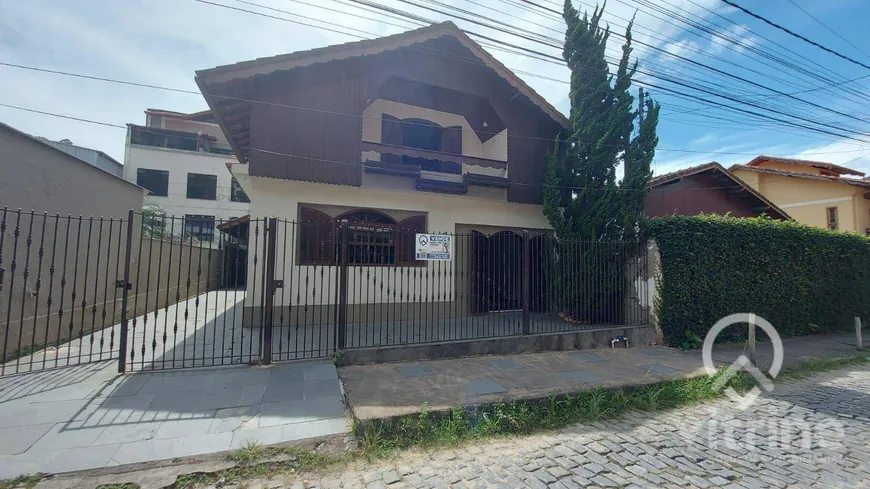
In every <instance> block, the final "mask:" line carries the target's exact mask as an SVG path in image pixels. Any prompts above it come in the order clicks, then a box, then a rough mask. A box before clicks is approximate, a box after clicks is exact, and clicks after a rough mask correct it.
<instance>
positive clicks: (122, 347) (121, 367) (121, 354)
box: [116, 209, 135, 374]
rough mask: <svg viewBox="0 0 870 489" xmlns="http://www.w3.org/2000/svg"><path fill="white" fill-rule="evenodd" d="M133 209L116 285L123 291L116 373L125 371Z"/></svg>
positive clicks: (128, 217)
mask: <svg viewBox="0 0 870 489" xmlns="http://www.w3.org/2000/svg"><path fill="white" fill-rule="evenodd" d="M134 218H135V215H134V214H133V209H130V212H128V213H127V246H126V248H125V250H124V279H123V282H121V283H118V284H116V286H120V287H121V289H122V290H123V291H122V292H121V335H120V338H118V373H119V374H122V373H124V372H125V371H126V370H127V322H128V320H129V318H128V317H127V298H128V296H129V295H130V294H129V292H130V285H131V284H130V258H131V256H132V255H133V219H134Z"/></svg>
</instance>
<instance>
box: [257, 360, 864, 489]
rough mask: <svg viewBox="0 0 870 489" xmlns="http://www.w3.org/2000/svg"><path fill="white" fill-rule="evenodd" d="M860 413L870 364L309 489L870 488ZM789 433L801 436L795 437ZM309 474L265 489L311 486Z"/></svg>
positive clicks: (386, 466) (479, 446)
mask: <svg viewBox="0 0 870 489" xmlns="http://www.w3.org/2000/svg"><path fill="white" fill-rule="evenodd" d="M810 405H812V406H813V407H812V408H808V407H807V406H810ZM854 411H864V412H870V367H860V368H853V369H850V370H846V371H840V372H831V373H828V374H823V375H821V376H819V377H815V378H810V379H806V380H803V381H800V382H795V383H790V384H787V385H786V384H777V386H776V390H774V392H773V393H772V394H771V395H769V396H766V397H762V398H760V399H759V400H758V401H757V402H756V403H755V404H753V405H752V406H750V407H749V408H748V409H747V410H746V411H740V410H738V409H735V408H734V407H733V405H732V404H731V401H728V400H727V399H719V400H716V401H714V402H710V403H706V404H703V405H698V406H692V407H686V408H681V409H677V410H672V411H666V412H658V413H628V415H626V416H625V417H623V418H622V419H620V420H618V421H615V422H598V423H591V424H585V425H583V424H581V425H573V426H569V427H566V428H564V429H562V430H559V431H554V432H549V433H543V434H535V435H530V436H524V437H520V438H512V439H510V441H509V442H505V441H504V440H492V441H486V440H484V441H476V442H474V443H473V444H468V445H462V446H460V447H459V448H458V449H452V450H443V451H439V450H433V451H408V452H403V453H401V454H399V455H397V456H396V458H394V459H392V460H386V459H385V460H381V461H378V462H376V463H375V464H374V465H372V464H368V465H360V466H356V467H355V466H350V467H347V468H342V469H340V472H339V473H335V474H328V475H325V476H322V478H321V479H318V480H308V482H307V484H308V485H307V486H305V487H322V488H325V487H331V486H328V484H331V483H332V482H327V481H335V480H338V481H357V482H358V483H359V484H362V485H354V484H353V483H348V484H346V485H345V487H378V488H397V487H408V488H421V489H422V488H427V489H434V488H437V489H447V488H472V489H478V488H479V489H493V488H500V487H505V488H515V487H525V488H534V489H563V488H577V487H583V488H611V487H613V488H616V487H620V488H642V489H647V488H653V487H658V488H678V487H679V488H720V487H727V488H733V489H752V488H770V487H782V488H785V487H789V488H791V487H795V488H802V487H866V485H867V484H866V481H867V480H870V465H868V464H867V460H870V445H868V444H867V442H866V441H867V440H868V439H870V422H864V421H858V420H855V419H854V418H842V417H841V416H838V414H844V413H845V414H848V413H851V412H854ZM843 419H845V421H842V420H843ZM782 420H789V421H792V422H794V423H796V424H795V425H794V426H803V425H806V426H810V427H816V428H817V429H816V430H814V431H813V433H814V435H813V436H816V435H815V433H816V432H817V431H818V432H819V433H820V434H821V437H820V438H819V439H818V440H816V442H814V443H815V444H814V445H812V446H811V447H810V448H805V447H804V446H802V445H801V444H800V443H796V442H795V440H796V439H797V438H795V437H793V438H794V439H792V440H790V441H789V442H788V443H785V442H784V441H783V440H782V439H781V435H782V433H783V430H780V429H770V428H769V427H770V426H774V427H776V426H780V425H777V424H776V423H781V422H782ZM834 421H838V422H845V423H846V424H845V425H840V426H846V427H847V429H846V428H844V429H842V430H841V431H840V430H839V429H838V428H837V427H836V426H835V425H832V424H831V423H832V422H834ZM305 424H306V423H297V424H288V425H285V426H284V430H288V429H289V430H294V429H296V428H297V427H300V426H304V425H305ZM794 426H792V428H794ZM711 430H712V431H711ZM717 430H719V431H717ZM784 432H785V433H787V434H788V433H791V434H792V435H794V434H795V430H794V429H786V430H785V431H784ZM709 433H712V435H709V436H708V434H709ZM835 435H836V436H835ZM749 440H754V444H750V443H749ZM303 477H304V476H299V477H298V478H297V477H293V476H291V477H290V478H289V479H288V480H285V481H282V482H281V483H276V484H272V485H266V484H264V486H263V487H269V488H270V489H271V488H276V489H278V488H291V487H302V486H301V485H300V484H304V483H306V482H305V479H304V478H303ZM360 481H362V482H360ZM336 487H337V486H336Z"/></svg>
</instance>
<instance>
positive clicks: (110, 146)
mask: <svg viewBox="0 0 870 489" xmlns="http://www.w3.org/2000/svg"><path fill="white" fill-rule="evenodd" d="M214 1H215V2H216V3H222V4H225V5H231V6H233V7H238V8H245V9H250V10H256V11H258V12H261V13H266V14H269V15H273V16H276V17H281V18H285V19H292V20H296V21H300V22H306V23H311V24H316V25H320V26H321V27H328V28H331V29H338V30H341V31H344V32H353V33H355V34H357V35H359V36H362V37H372V36H374V35H386V34H393V33H397V32H400V31H402V30H406V29H404V28H403V27H405V28H407V29H410V28H413V27H415V25H414V24H413V23H411V22H408V21H400V20H396V19H390V18H388V17H386V16H384V15H382V14H376V13H372V12H367V11H364V10H361V9H357V8H354V7H353V6H351V5H352V4H349V3H348V1H347V0H251V1H253V2H255V3H257V4H259V5H262V6H266V7H271V8H273V9H280V10H285V11H287V12H289V13H281V12H277V11H275V10H271V11H269V10H264V9H262V8H260V7H254V6H251V5H250V4H245V3H244V2H239V1H238V0H214ZM666 1H667V3H665V1H664V0H663V1H658V0H650V1H648V0H611V1H610V2H608V4H607V7H606V13H605V16H604V18H605V20H606V21H608V22H610V23H611V26H612V29H613V30H614V31H617V32H619V33H620V34H621V33H622V32H623V31H624V25H625V21H624V20H623V19H627V18H630V17H631V16H632V15H635V12H636V15H637V17H636V27H635V30H634V36H635V38H636V39H638V40H640V41H642V42H644V43H647V44H650V45H652V46H655V47H656V48H658V49H659V50H655V49H650V48H646V47H643V46H639V45H638V46H636V50H635V55H636V56H637V57H638V58H639V61H640V65H641V69H643V70H646V71H649V72H652V73H654V74H657V75H659V76H667V77H672V78H675V79H677V80H680V81H682V82H684V83H689V84H692V85H695V84H698V83H701V84H706V85H707V86H712V87H714V88H717V89H721V91H723V92H725V93H727V94H729V96H734V97H739V98H741V99H742V100H748V101H754V102H755V103H763V104H767V105H768V106H770V107H771V108H774V109H776V110H781V111H786V112H788V113H790V114H794V115H798V116H800V117H804V118H807V119H810V120H811V121H817V122H822V123H825V124H830V125H831V126H834V127H838V128H839V127H843V126H849V127H851V128H853V129H855V130H858V131H866V130H867V129H870V124H868V123H866V122H863V121H858V120H855V119H854V118H852V117H855V118H859V119H861V118H863V119H867V120H868V121H870V111H868V110H867V109H868V107H870V97H868V96H866V95H865V92H867V91H868V89H870V77H868V78H865V79H862V80H859V81H857V82H853V83H849V84H846V85H843V86H844V87H848V88H849V90H853V91H852V92H847V91H845V90H843V89H842V88H837V87H828V88H824V89H819V87H820V86H823V85H825V84H826V82H825V81H821V80H818V79H814V78H812V77H811V76H809V75H807V74H801V73H797V72H795V71H792V70H789V69H788V68H786V67H785V66H783V65H782V64H777V63H774V62H772V61H767V62H768V63H769V64H768V65H766V64H763V63H762V62H761V61H760V59H761V58H760V57H759V56H757V55H755V54H754V53H752V52H751V49H753V48H756V49H765V50H772V51H773V52H775V54H776V56H779V57H784V58H788V59H786V60H785V61H786V62H788V63H791V64H792V65H795V66H798V67H802V68H804V69H806V70H809V71H811V72H812V73H815V74H817V75H819V76H823V77H825V78H828V79H830V81H832V82H833V81H842V80H845V79H852V78H858V77H861V76H864V75H868V74H870V70H868V69H866V68H863V67H860V66H856V65H854V64H851V63H849V62H846V61H844V60H841V59H839V58H837V57H835V56H833V55H831V54H828V53H825V52H823V51H821V50H819V49H817V48H815V47H813V46H810V45H808V44H805V43H803V42H801V41H799V40H797V39H795V38H793V37H791V36H788V35H787V34H785V33H782V32H780V31H777V30H775V29H774V28H772V27H770V26H767V25H765V24H763V23H761V22H760V21H757V20H755V19H752V18H751V17H749V16H747V15H745V14H743V13H740V12H738V11H736V10H734V9H732V8H730V7H728V6H727V5H725V4H724V3H722V2H721V1H720V0H666ZM736 1H737V3H740V4H741V5H744V6H745V7H747V8H749V9H751V10H754V11H756V12H757V13H759V14H761V15H764V16H765V17H768V18H770V19H771V20H774V21H776V22H779V23H781V24H783V25H786V26H788V27H789V28H791V29H792V30H794V31H797V32H799V33H801V34H804V35H806V36H807V37H809V38H812V39H813V40H816V41H818V42H820V43H822V44H824V45H827V46H829V47H831V48H833V49H835V50H837V51H839V52H841V53H843V54H845V55H848V56H851V57H853V58H854V59H856V60H858V61H860V62H863V63H865V64H868V65H870V56H868V54H870V46H868V45H867V43H866V42H863V36H864V34H863V33H864V30H863V29H864V27H865V25H864V24H865V22H866V19H867V18H870V2H866V1H863V0H827V1H816V0H793V1H794V2H795V3H796V4H797V5H800V6H801V7H802V8H803V9H805V10H806V11H807V12H809V13H810V14H811V15H813V16H814V17H816V18H817V19H819V20H820V21H822V22H823V23H824V24H826V25H827V26H829V27H831V28H835V29H836V32H837V33H838V34H839V35H840V36H842V37H844V38H845V39H846V40H847V41H850V42H851V43H852V44H855V45H856V46H858V48H860V49H863V50H864V51H865V52H866V53H868V54H865V53H864V52H861V50H860V49H856V48H855V47H853V46H850V45H849V44H848V43H847V42H846V41H844V40H843V39H841V38H839V37H838V36H837V35H835V34H834V33H832V32H830V31H829V30H828V29H826V28H825V27H824V26H822V25H820V24H819V23H818V22H816V21H815V20H813V19H812V18H810V17H809V16H808V15H807V14H805V13H804V12H802V11H801V10H799V9H798V8H797V7H795V5H793V4H792V3H790V2H789V0H769V1H764V2H762V1H757V0H756V1H751V0H736ZM381 3H385V4H389V5H392V6H395V7H396V8H401V9H403V10H407V11H411V12H415V13H417V14H419V15H423V16H424V17H426V18H428V19H432V20H447V19H448V17H447V16H444V15H441V14H438V13H433V12H431V11H426V10H424V9H421V8H418V7H414V6H410V5H408V4H406V3H402V2H400V1H398V0H383V1H382V2H381ZM443 3H445V4H447V5H452V6H458V7H461V8H464V9H466V10H469V11H472V12H475V13H478V14H483V15H487V16H491V17H494V18H497V19H499V20H502V21H506V22H508V23H509V24H511V25H513V26H517V27H521V28H524V29H528V30H532V31H535V32H537V33H540V34H545V35H548V36H552V37H555V38H558V39H561V38H562V37H563V35H562V31H563V28H564V25H563V23H562V22H561V21H560V20H558V19H556V18H555V17H554V16H553V15H552V14H550V13H548V12H546V11H543V10H541V9H538V8H535V7H529V6H528V4H526V3H523V2H522V1H521V0H507V1H505V0H499V1H495V0H443ZM536 3H539V4H540V5H544V6H546V7H548V8H554V9H558V7H557V6H556V5H555V4H554V3H552V1H551V0H536ZM306 4H307V5H306ZM591 4H592V3H591V2H590V1H589V0H583V1H582V2H579V1H575V2H574V5H575V6H576V7H577V8H578V9H581V10H582V9H585V8H588V6H589V5H591ZM669 4H670V5H669ZM650 5H658V6H661V7H665V8H668V9H670V10H672V11H677V12H680V13H681V14H682V15H685V16H687V17H691V18H692V19H694V20H696V21H699V22H706V21H712V22H715V23H716V24H718V26H714V25H711V26H710V27H711V28H712V29H714V30H715V31H716V32H717V33H720V34H722V35H725V36H730V37H732V38H734V39H737V40H739V42H740V43H741V44H742V46H737V45H733V44H728V43H725V42H723V41H721V40H719V39H718V38H715V37H712V36H711V35H710V34H707V33H702V34H700V35H694V34H692V33H690V32H689V31H687V30H686V26H685V25H684V24H680V23H679V22H678V20H677V19H675V18H674V16H673V14H672V13H671V14H669V15H663V14H662V13H659V12H655V11H654V10H652V8H651V7H650ZM316 6H322V7H327V8H329V9H333V10H337V11H339V12H335V11H330V10H324V9H321V8H317V7H316ZM524 7H527V8H524ZM437 8H442V7H437ZM529 8H531V10H535V12H532V11H530V10H529ZM493 9H496V10H498V11H500V12H496V11H495V10H493ZM678 9H681V10H678ZM0 12H2V15H0V62H7V63H18V64H24V65H29V66H36V67H41V68H48V69H53V70H61V71H70V72H76V73H83V74H88V75H94V76H102V77H110V78H117V79H123V80H129V81H135V82H140V83H148V84H155V85H161V86H169V87H174V88H181V89H188V90H196V85H195V84H194V81H193V73H194V70H197V69H203V68H210V67H213V66H217V65H221V64H227V63H233V62H237V61H242V60H247V59H252V58H256V57H263V56H270V55H275V54H281V53H287V52H292V51H298V50H304V49H310V48H313V47H320V46H326V45H329V44H335V43H342V42H349V41H354V40H357V39H359V38H358V37H354V36H348V35H345V34H341V33H336V32H329V31H326V30H324V29H322V28H314V27H308V26H302V25H299V24H295V23H291V22H286V21H281V20H276V19H273V18H266V17H262V16H254V15H250V14H247V13H244V12H240V11H233V10H229V9H225V8H220V7H215V6H213V5H207V4H203V3H198V2H195V1H193V0H124V1H118V0H78V1H76V2H67V1H58V0H28V1H26V2H23V1H19V0H0ZM508 15H510V16H513V17H508ZM299 16H307V17H310V18H311V19H314V20H306V19H304V18H301V17H299ZM364 17H369V18H371V19H374V20H369V19H366V18H364ZM317 20H325V21H328V22H332V23H336V24H341V25H342V26H344V27H343V28H336V27H335V26H328V25H325V24H321V23H319V22H318V21H317ZM385 21H386V22H390V23H394V24H398V25H386V24H385V23H383V22H385ZM455 22H456V23H457V24H458V25H460V27H465V28H468V29H470V30H474V31H477V32H480V33H481V34H486V35H489V36H492V37H495V38H498V39H501V40H504V41H506V42H511V43H514V44H517V45H522V46H526V47H529V48H533V49H536V50H540V51H543V52H546V53H548V54H551V55H555V56H560V51H559V50H558V49H556V48H550V47H547V46H542V45H541V44H538V43H534V42H530V41H524V40H521V39H517V38H516V37H514V36H510V35H507V34H503V33H499V32H495V31H492V30H489V29H487V28H484V27H480V26H475V25H473V24H470V23H468V22H463V21H458V20H457V21H455ZM399 26H403V27H399ZM350 29H356V30H355V31H351V30H350ZM611 43H612V46H611V49H609V50H608V53H612V54H614V55H615V54H616V50H617V49H618V48H619V45H620V44H621V39H619V38H617V37H615V36H614V37H613V38H612V40H611ZM485 47H486V49H488V50H490V52H492V53H493V54H494V55H495V56H496V57H497V58H499V59H500V60H501V61H502V62H503V63H504V64H505V65H506V66H508V67H509V68H512V69H516V70H519V71H521V72H523V73H520V76H521V77H522V78H523V79H525V80H526V81H527V82H528V83H529V84H530V85H531V86H532V87H533V88H534V89H535V90H537V91H538V92H539V93H541V94H542V95H543V96H545V97H546V98H547V99H548V100H549V101H550V102H551V103H553V104H554V105H555V106H556V107H557V108H559V109H560V110H562V111H563V112H566V113H567V111H568V103H567V96H568V85H567V84H565V83H564V81H567V80H568V70H567V68H565V67H563V66H558V65H556V64H552V63H547V62H544V61H540V60H536V59H532V58H530V57H527V56H522V55H517V54H511V53H505V52H503V51H498V50H494V49H491V48H490V47H487V46H485ZM662 50H663V51H667V52H670V53H674V54H677V55H680V56H683V57H686V58H690V59H692V60H695V61H697V62H699V63H704V64H708V65H710V66H712V67H714V68H717V69H719V70H722V71H725V72H728V73H732V74H734V75H737V76H740V77H743V78H747V79H751V80H752V81H754V82H756V83H758V84H761V85H764V86H767V87H770V88H773V89H776V90H779V91H782V92H786V93H793V92H803V93H801V94H797V95H794V96H795V97H800V98H803V99H805V100H807V101H810V102H812V103H814V104H816V105H820V106H822V107H823V108H817V107H813V106H810V105H808V104H803V103H801V102H799V101H796V100H793V99H789V98H788V97H784V96H776V95H775V94H774V93H772V92H769V91H765V90H764V89H761V88H759V87H754V86H751V85H748V84H746V83H743V82H739V81H737V80H734V79H729V78H725V77H723V76H719V75H714V74H713V73H711V72H710V71H709V70H705V69H703V68H700V67H698V66H697V65H692V64H691V63H687V62H685V61H682V60H679V59H677V58H675V57H673V56H669V55H667V54H663V53H662ZM705 54H709V55H712V56H715V57H716V58H715V59H714V58H711V57H709V56H705ZM526 73H532V74H536V75H540V76H543V77H546V78H550V79H555V80H561V82H560V81H551V80H548V79H543V78H540V77H535V76H530V75H528V74H526ZM638 82H639V83H654V84H663V85H664V86H669V87H673V88H678V87H674V85H670V84H667V83H663V82H662V81H660V80H655V79H652V78H649V77H647V76H645V75H639V76H638ZM680 90H681V91H683V92H684V93H692V94H696V95H698V96H703V97H705V98H709V99H714V100H717V101H720V102H721V103H724V104H730V105H734V106H737V107H742V108H744V109H746V110H752V111H758V112H764V111H761V110H758V109H753V108H751V107H745V106H741V105H740V104H736V103H733V102H728V101H726V100H722V99H716V97H713V96H710V95H705V94H698V93H696V92H692V91H691V90H689V89H680ZM651 92H652V96H653V97H655V98H656V99H658V100H659V101H660V102H661V103H662V116H661V123H660V125H659V135H660V138H661V142H660V144H659V148H660V150H659V151H658V153H657V157H656V162H655V165H654V170H655V171H656V173H659V174H660V173H665V172H668V171H672V170H675V169H678V168H683V167H687V166H692V165H696V164H701V163H705V162H708V161H711V160H716V161H719V162H720V163H722V164H725V165H730V164H732V163H741V162H746V161H748V160H749V159H751V157H752V156H751V155H754V154H759V153H765V154H776V155H783V156H785V155H788V156H797V157H805V158H808V159H816V160H822V161H831V162H835V163H841V164H842V163H847V164H848V165H849V166H852V167H856V168H859V169H861V170H862V171H867V172H868V173H870V156H867V155H868V154H870V145H868V144H867V143H863V142H860V141H854V140H849V139H846V138H842V137H839V136H831V135H826V134H818V133H814V132H811V131H808V130H805V129H800V128H794V127H789V126H786V125H783V124H780V123H776V122H772V121H765V120H758V119H757V118H753V117H751V116H748V115H746V114H735V113H734V112H729V111H727V110H726V109H721V108H720V109H713V108H710V107H709V106H706V105H701V104H698V103H696V102H693V101H690V100H685V99H682V98H679V97H676V96H673V95H671V94H667V93H662V92H661V91H658V92H657V91H656V90H655V89H652V90H651ZM0 103H2V104H11V105H17V106H23V107H28V108H32V109H36V110H42V111H50V112H57V113H61V114H65V115H69V116H74V117H81V118H88V119H93V120H98V121H102V122H108V123H112V124H120V125H123V124H126V123H138V124H141V123H144V114H143V111H144V110H145V109H146V108H148V107H152V108H163V109H169V110H178V111H197V110H202V109H204V108H205V103H204V101H203V100H202V98H201V97H200V96H198V95H189V94H179V93H171V92H165V91H158V90H152V89H147V88H138V87H130V86H122V85H115V84H109V83H104V82H98V81H91V80H82V79H75V78H70V77H65V76H59V75H51V74H44V73H35V72H29V71H22V70H19V69H14V68H9V67H2V66H0ZM826 109H831V110H836V111H837V112H840V113H841V114H836V113H833V112H831V111H830V110H826ZM765 113H767V112H765ZM768 114H769V113H768ZM842 114H845V115H842ZM769 115H771V116H773V117H782V116H777V115H775V114H769ZM850 116H852V117H850ZM0 121H2V122H5V123H7V124H11V125H13V126H15V127H17V128H19V129H21V130H24V131H26V132H28V133H31V134H34V135H38V136H45V137H48V138H51V139H62V138H68V139H71V140H72V141H73V142H74V143H76V144H79V145H82V146H87V147H92V148H96V149H101V150H103V151H105V152H107V153H108V154H110V155H111V156H113V157H114V158H116V159H118V160H119V161H122V162H123V159H124V154H123V152H124V136H125V134H124V131H123V130H121V129H116V128H109V127H102V126H97V125H92V124H85V123H81V122H75V121H69V120H63V119H58V118H52V117H47V116H45V115H40V114H33V113H27V112H22V111H19V110H15V109H10V108H5V107H0ZM795 122H797V123H801V124H805V123H804V122H801V121H795ZM868 138H870V137H868ZM858 139H866V138H862V137H860V136H858ZM674 150H684V151H683V152H681V151H674ZM686 151H696V152H686ZM731 153H739V154H731Z"/></svg>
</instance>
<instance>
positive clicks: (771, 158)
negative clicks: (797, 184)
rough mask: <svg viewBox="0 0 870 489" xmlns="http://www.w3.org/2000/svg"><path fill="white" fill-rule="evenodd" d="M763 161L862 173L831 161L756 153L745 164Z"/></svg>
mask: <svg viewBox="0 0 870 489" xmlns="http://www.w3.org/2000/svg"><path fill="white" fill-rule="evenodd" d="M765 161H772V162H774V163H787V164H791V165H800V166H808V167H811V168H819V169H822V170H828V171H830V172H833V173H838V174H840V175H855V176H859V177H863V176H864V173H863V172H860V171H858V170H853V169H851V168H846V167H845V166H840V165H835V164H833V163H827V162H824V161H812V160H798V159H794V158H780V157H777V156H766V155H758V156H756V157H755V158H753V159H752V160H751V161H749V163H746V166H759V165H761V164H762V163H764V162H765Z"/></svg>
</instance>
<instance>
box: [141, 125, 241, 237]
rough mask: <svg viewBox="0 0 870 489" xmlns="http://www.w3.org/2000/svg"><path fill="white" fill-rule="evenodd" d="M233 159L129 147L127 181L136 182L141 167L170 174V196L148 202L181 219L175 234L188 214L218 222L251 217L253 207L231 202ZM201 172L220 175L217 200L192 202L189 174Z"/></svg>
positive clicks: (169, 150) (155, 197)
mask: <svg viewBox="0 0 870 489" xmlns="http://www.w3.org/2000/svg"><path fill="white" fill-rule="evenodd" d="M232 160H233V159H232V157H231V156H227V155H219V154H214V153H202V152H197V151H184V150H178V149H167V148H155V147H151V146H140V145H131V144H129V138H128V144H127V150H126V155H125V158H124V161H125V163H124V178H125V179H126V180H127V181H129V182H132V183H136V174H137V170H138V169H139V168H148V169H152V170H165V171H168V172H169V189H168V194H169V195H168V196H166V197H158V196H154V195H149V196H148V197H147V199H146V200H147V202H149V203H154V204H157V205H159V206H160V208H161V209H163V212H165V213H166V214H167V215H168V216H175V217H176V218H179V220H178V221H177V223H176V224H177V225H176V228H178V229H175V230H174V231H173V233H174V234H180V233H181V229H180V226H181V221H180V218H183V217H184V215H185V214H194V215H205V216H214V218H215V220H217V221H220V220H228V219H231V218H234V217H241V216H244V215H246V214H248V212H249V210H250V204H248V203H246V202H233V201H232V200H231V199H230V189H231V181H232V175H231V174H230V172H229V171H228V170H227V167H226V164H227V162H229V161H232ZM188 173H201V174H206V175H216V176H217V198H216V200H204V199H188V198H187V174H188Z"/></svg>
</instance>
